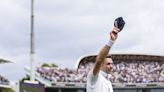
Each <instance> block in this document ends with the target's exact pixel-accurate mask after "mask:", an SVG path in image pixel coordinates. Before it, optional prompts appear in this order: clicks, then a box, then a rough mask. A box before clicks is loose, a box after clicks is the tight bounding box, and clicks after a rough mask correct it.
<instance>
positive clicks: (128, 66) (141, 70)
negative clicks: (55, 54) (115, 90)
mask: <svg viewBox="0 0 164 92" xmlns="http://www.w3.org/2000/svg"><path fill="white" fill-rule="evenodd" d="M114 62H115V61H114ZM93 64H94V63H93V62H87V63H81V65H80V66H79V68H78V70H73V69H67V68H66V69H60V68H54V67H38V68H37V72H38V73H39V74H40V75H41V76H42V77H44V78H45V79H48V80H50V81H53V82H73V83H86V78H87V73H88V72H89V70H90V69H91V68H92V66H93ZM109 79H110V80H111V81H112V82H113V83H153V82H164V62H155V61H129V62H128V61H116V62H115V64H114V66H113V72H112V74H111V75H110V76H109Z"/></svg>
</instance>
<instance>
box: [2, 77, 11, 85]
mask: <svg viewBox="0 0 164 92" xmlns="http://www.w3.org/2000/svg"><path fill="white" fill-rule="evenodd" d="M0 84H1V85H9V80H8V79H6V78H4V77H3V76H1V75H0Z"/></svg>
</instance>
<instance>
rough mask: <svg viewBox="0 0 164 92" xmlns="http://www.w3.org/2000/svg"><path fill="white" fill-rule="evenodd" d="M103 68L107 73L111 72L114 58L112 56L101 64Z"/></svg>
mask: <svg viewBox="0 0 164 92" xmlns="http://www.w3.org/2000/svg"><path fill="white" fill-rule="evenodd" d="M101 70H103V71H104V72H106V73H111V72H112V70H113V60H112V58H111V56H108V57H107V58H106V59H105V60H104V62H103V63H102V65H101Z"/></svg>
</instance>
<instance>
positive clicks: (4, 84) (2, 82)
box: [0, 59, 11, 92]
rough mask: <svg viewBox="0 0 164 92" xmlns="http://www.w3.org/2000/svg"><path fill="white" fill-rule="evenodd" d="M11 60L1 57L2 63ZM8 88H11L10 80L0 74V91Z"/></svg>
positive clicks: (0, 62)
mask: <svg viewBox="0 0 164 92" xmlns="http://www.w3.org/2000/svg"><path fill="white" fill-rule="evenodd" d="M10 62H11V61H8V60H4V59H0V64H1V65H2V64H4V63H10ZM8 88H11V86H10V82H9V80H8V79H7V78H5V77H4V76H2V75H0V91H1V92H4V89H8Z"/></svg>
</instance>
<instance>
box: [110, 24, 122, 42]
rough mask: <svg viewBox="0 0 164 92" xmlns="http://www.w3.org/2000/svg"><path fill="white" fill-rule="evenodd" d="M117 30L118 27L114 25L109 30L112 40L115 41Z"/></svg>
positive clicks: (118, 30)
mask: <svg viewBox="0 0 164 92" xmlns="http://www.w3.org/2000/svg"><path fill="white" fill-rule="evenodd" d="M118 32H120V29H118V28H117V27H114V28H113V30H112V31H111V32H110V39H111V40H112V41H115V40H116V39H117V37H118Z"/></svg>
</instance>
